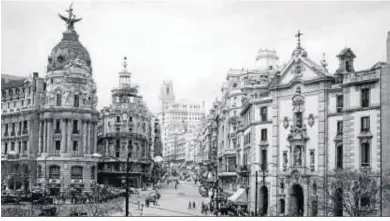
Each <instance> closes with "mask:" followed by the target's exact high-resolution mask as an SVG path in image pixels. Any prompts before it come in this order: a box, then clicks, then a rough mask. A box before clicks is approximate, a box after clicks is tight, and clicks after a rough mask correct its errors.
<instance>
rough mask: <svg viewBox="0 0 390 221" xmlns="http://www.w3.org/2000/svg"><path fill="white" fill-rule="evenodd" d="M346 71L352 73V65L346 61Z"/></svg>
mask: <svg viewBox="0 0 390 221" xmlns="http://www.w3.org/2000/svg"><path fill="white" fill-rule="evenodd" d="M345 70H346V71H347V72H350V71H351V63H350V62H349V61H345Z"/></svg>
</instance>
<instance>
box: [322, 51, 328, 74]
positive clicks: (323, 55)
mask: <svg viewBox="0 0 390 221" xmlns="http://www.w3.org/2000/svg"><path fill="white" fill-rule="evenodd" d="M320 63H321V66H322V68H323V69H324V70H325V71H328V69H327V68H326V67H327V66H328V62H327V61H326V59H325V53H322V60H321V61H320Z"/></svg>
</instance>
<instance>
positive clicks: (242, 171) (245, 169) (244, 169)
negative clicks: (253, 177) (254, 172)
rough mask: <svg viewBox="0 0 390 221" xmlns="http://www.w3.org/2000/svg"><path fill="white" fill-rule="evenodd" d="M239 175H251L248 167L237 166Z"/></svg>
mask: <svg viewBox="0 0 390 221" xmlns="http://www.w3.org/2000/svg"><path fill="white" fill-rule="evenodd" d="M237 173H239V174H248V173H249V168H248V166H246V165H245V166H237Z"/></svg>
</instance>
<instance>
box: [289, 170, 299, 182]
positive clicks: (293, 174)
mask: <svg viewBox="0 0 390 221" xmlns="http://www.w3.org/2000/svg"><path fill="white" fill-rule="evenodd" d="M291 176H292V179H293V181H294V182H295V183H299V181H300V178H301V174H300V173H299V172H298V171H297V170H294V171H293V172H292V173H291Z"/></svg>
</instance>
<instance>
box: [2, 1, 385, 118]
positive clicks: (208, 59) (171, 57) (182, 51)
mask: <svg viewBox="0 0 390 221" xmlns="http://www.w3.org/2000/svg"><path fill="white" fill-rule="evenodd" d="M69 3H70V1H60V2H48V1H47V2H46V1H41V2H35V1H34V2H5V1H1V73H4V74H14V75H20V76H26V75H28V74H30V73H32V72H36V71H37V72H39V73H40V76H43V75H44V72H45V68H44V67H45V65H46V64H47V58H48V55H49V54H50V52H51V50H52V48H53V47H54V46H55V45H56V44H57V43H58V42H59V41H60V40H61V38H62V32H63V31H65V24H64V22H63V21H62V20H60V19H59V17H58V15H57V13H62V14H65V13H64V10H65V9H67V8H68V6H69ZM73 8H74V13H75V14H76V16H78V17H82V18H83V20H82V21H81V22H79V23H77V24H76V25H75V29H76V31H77V32H78V34H79V35H80V42H81V43H82V44H83V45H84V46H85V47H86V48H87V49H88V51H89V53H90V56H91V59H92V66H93V76H94V78H95V81H96V83H97V87H98V96H99V103H98V107H99V108H101V107H102V106H106V105H109V103H110V102H111V93H110V90H111V89H112V87H113V86H115V85H117V84H118V72H119V71H121V69H122V66H121V64H122V58H123V56H127V57H128V63H129V66H128V70H129V71H130V72H132V74H133V75H132V81H133V82H135V83H137V84H139V85H140V92H141V94H142V95H143V96H144V99H145V100H146V102H147V104H148V106H149V108H150V109H151V110H152V111H154V112H157V111H158V107H159V102H158V94H159V92H160V85H161V82H162V81H163V80H173V82H174V90H175V93H176V97H177V98H179V99H180V98H182V99H185V98H186V99H189V100H193V101H202V100H205V101H206V102H207V103H208V104H210V102H211V101H212V100H213V99H214V98H215V97H216V96H217V95H219V93H220V86H221V84H222V82H223V81H224V80H225V76H226V73H227V71H228V70H229V68H242V67H245V68H251V67H253V66H254V62H255V56H256V53H257V51H258V50H259V48H270V49H275V50H276V51H277V53H278V55H279V56H280V61H281V63H285V62H287V61H288V60H289V59H290V56H291V52H292V50H293V49H294V47H295V46H296V39H295V38H294V35H295V34H296V32H297V31H298V30H301V31H302V32H303V33H304V35H303V37H302V46H303V47H304V48H305V49H306V50H307V51H308V55H309V57H310V58H311V59H312V60H314V61H317V62H318V61H319V60H320V59H321V57H322V53H326V57H327V60H328V63H329V68H330V70H331V71H334V70H335V69H336V67H337V65H338V61H337V58H336V55H337V54H338V52H340V51H341V50H342V49H343V48H344V47H350V48H352V50H353V51H354V52H355V54H356V56H357V59H356V63H355V69H357V70H359V69H365V68H369V67H371V66H372V65H373V64H374V63H375V62H377V61H385V58H386V57H385V55H386V51H385V42H386V36H387V32H388V31H390V13H389V12H390V2H378V3H374V2H276V3H273V2H234V1H230V2H182V3H180V2H175V1H171V2H161V1H160V2H139V1H136V2H123V1H122V2H111V1H110V2H108V1H107V2H103V1H100V2H98V1H76V2H75V3H74V7H73Z"/></svg>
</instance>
